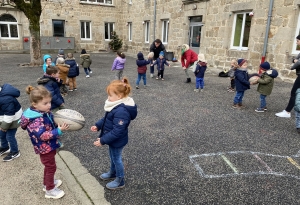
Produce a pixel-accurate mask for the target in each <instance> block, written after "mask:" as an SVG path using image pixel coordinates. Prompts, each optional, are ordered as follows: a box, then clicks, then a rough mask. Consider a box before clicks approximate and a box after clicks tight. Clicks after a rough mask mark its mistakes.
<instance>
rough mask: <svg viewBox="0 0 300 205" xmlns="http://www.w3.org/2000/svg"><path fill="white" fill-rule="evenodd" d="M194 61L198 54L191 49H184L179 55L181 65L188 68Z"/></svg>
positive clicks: (196, 59)
mask: <svg viewBox="0 0 300 205" xmlns="http://www.w3.org/2000/svg"><path fill="white" fill-rule="evenodd" d="M195 61H198V54H197V53H195V52H194V51H193V50H191V49H188V50H187V51H185V52H184V53H183V54H182V56H181V65H182V67H185V68H188V67H189V66H190V65H191V64H193V63H194V62H195Z"/></svg>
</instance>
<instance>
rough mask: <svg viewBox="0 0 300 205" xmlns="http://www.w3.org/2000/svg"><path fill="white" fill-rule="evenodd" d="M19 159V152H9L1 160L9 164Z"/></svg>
mask: <svg viewBox="0 0 300 205" xmlns="http://www.w3.org/2000/svg"><path fill="white" fill-rule="evenodd" d="M18 157H20V151H17V152H10V153H9V154H8V155H7V156H6V157H4V158H3V161H4V162H9V161H11V160H13V159H15V158H18Z"/></svg>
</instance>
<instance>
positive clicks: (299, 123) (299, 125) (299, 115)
mask: <svg viewBox="0 0 300 205" xmlns="http://www.w3.org/2000/svg"><path fill="white" fill-rule="evenodd" d="M295 114H296V115H295V116H296V128H300V112H298V111H295Z"/></svg>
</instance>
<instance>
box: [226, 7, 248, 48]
mask: <svg viewBox="0 0 300 205" xmlns="http://www.w3.org/2000/svg"><path fill="white" fill-rule="evenodd" d="M249 13H250V12H239V13H235V14H234V20H233V26H232V33H231V42H230V49H236V50H248V47H242V42H243V36H244V31H245V21H246V15H247V14H249ZM239 14H243V15H244V16H243V23H242V30H241V37H240V44H239V46H233V42H234V34H235V26H236V18H237V15H239Z"/></svg>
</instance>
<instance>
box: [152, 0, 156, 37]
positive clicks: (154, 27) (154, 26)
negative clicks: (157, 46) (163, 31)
mask: <svg viewBox="0 0 300 205" xmlns="http://www.w3.org/2000/svg"><path fill="white" fill-rule="evenodd" d="M153 15H154V22H153V38H154V39H153V41H155V29H156V0H154V14H153Z"/></svg>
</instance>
